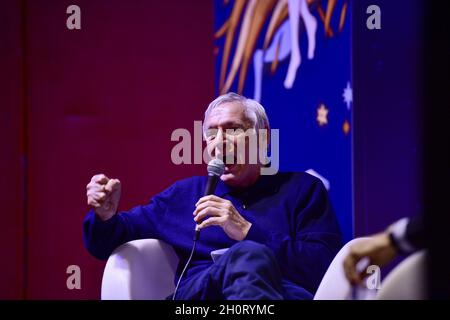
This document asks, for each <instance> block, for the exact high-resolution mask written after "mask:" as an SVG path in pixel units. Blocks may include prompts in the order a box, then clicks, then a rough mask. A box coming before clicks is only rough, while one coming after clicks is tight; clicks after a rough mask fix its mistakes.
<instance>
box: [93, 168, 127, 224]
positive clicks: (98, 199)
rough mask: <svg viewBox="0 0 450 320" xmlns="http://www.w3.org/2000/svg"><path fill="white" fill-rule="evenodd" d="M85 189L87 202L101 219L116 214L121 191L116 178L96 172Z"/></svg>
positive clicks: (103, 219)
mask: <svg viewBox="0 0 450 320" xmlns="http://www.w3.org/2000/svg"><path fill="white" fill-rule="evenodd" d="M86 190H87V192H86V195H87V204H88V205H89V206H92V207H94V211H95V213H96V214H97V216H98V217H99V218H100V219H101V220H102V221H105V220H108V219H109V218H111V217H112V216H113V215H115V214H116V212H117V207H118V206H119V200H120V193H121V186H120V181H119V180H118V179H109V178H108V177H107V176H105V175H104V174H97V175H95V176H93V177H92V179H91V182H89V183H88V185H87V186H86Z"/></svg>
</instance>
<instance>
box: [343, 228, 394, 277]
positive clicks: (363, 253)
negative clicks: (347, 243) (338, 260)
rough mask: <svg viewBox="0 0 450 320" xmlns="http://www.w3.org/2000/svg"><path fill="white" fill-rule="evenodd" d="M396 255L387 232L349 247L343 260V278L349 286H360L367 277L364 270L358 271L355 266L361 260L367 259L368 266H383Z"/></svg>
mask: <svg viewBox="0 0 450 320" xmlns="http://www.w3.org/2000/svg"><path fill="white" fill-rule="evenodd" d="M396 255H397V250H396V249H395V247H394V245H393V244H392V242H391V239H390V238H389V233H388V232H383V233H379V234H376V235H374V236H372V237H370V238H368V239H364V240H362V241H361V242H359V243H356V244H354V245H353V246H351V247H350V251H349V254H348V255H347V257H346V258H345V260H344V270H345V276H346V277H347V279H348V280H349V281H350V283H351V284H361V282H362V280H363V279H364V277H365V276H366V275H367V273H366V270H362V271H358V270H357V268H356V265H357V264H358V262H359V261H360V260H361V259H363V258H368V260H369V265H377V266H380V267H381V266H383V265H385V264H387V263H388V262H390V261H391V260H392V259H394V258H395V256H396Z"/></svg>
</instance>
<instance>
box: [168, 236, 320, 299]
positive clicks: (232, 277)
mask: <svg viewBox="0 0 450 320" xmlns="http://www.w3.org/2000/svg"><path fill="white" fill-rule="evenodd" d="M176 298H177V300H191V299H192V300H225V299H226V300H281V299H311V298H312V295H311V293H309V292H308V291H306V290H305V289H303V288H301V287H299V286H297V285H294V284H292V283H290V282H288V281H286V280H283V279H282V277H281V270H280V267H279V265H278V263H277V261H276V259H275V256H274V254H273V252H272V250H270V249H269V248H268V247H266V246H265V245H262V244H259V243H256V242H253V241H247V240H245V241H241V242H238V243H237V244H235V245H233V246H232V247H231V248H230V249H229V250H228V251H226V252H225V253H224V254H223V256H221V257H220V258H219V259H218V260H216V262H215V263H214V264H213V265H211V266H210V267H209V268H207V269H205V270H203V271H201V272H199V273H198V274H196V275H194V276H193V277H192V278H191V279H189V280H187V281H185V282H184V283H183V284H182V285H181V286H180V288H179V289H178V292H177V297H176Z"/></svg>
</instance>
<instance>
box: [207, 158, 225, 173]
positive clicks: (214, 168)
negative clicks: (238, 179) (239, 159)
mask: <svg viewBox="0 0 450 320" xmlns="http://www.w3.org/2000/svg"><path fill="white" fill-rule="evenodd" d="M224 171H225V164H224V163H223V161H222V160H220V159H217V158H215V159H212V160H211V161H210V162H209V163H208V174H209V175H214V176H218V177H220V176H221V175H222V174H223V173H224Z"/></svg>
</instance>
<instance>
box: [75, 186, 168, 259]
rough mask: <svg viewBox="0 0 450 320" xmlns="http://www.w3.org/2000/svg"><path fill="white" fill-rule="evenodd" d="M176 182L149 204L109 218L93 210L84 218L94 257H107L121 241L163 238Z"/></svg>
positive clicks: (88, 243)
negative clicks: (162, 231)
mask: <svg viewBox="0 0 450 320" xmlns="http://www.w3.org/2000/svg"><path fill="white" fill-rule="evenodd" d="M174 189H175V184H174V185H172V186H170V187H169V188H167V189H166V190H165V191H163V192H161V193H160V194H158V195H156V196H154V197H153V198H152V199H151V200H150V202H149V203H148V204H147V205H141V206H136V207H134V208H132V209H131V210H129V211H123V212H118V213H117V214H115V215H114V216H113V217H111V218H110V219H108V220H106V221H102V220H100V219H99V218H98V217H97V215H96V214H95V212H94V210H92V209H91V210H89V212H88V213H87V215H86V217H85V219H84V221H83V240H84V245H85V247H86V249H87V250H88V251H89V253H90V254H92V255H93V256H94V257H96V258H99V259H102V260H106V259H108V257H109V256H110V255H111V253H112V252H113V251H114V250H115V249H116V248H117V247H118V246H120V245H121V244H123V243H126V242H128V241H132V240H137V239H143V238H156V239H158V238H160V237H161V232H160V227H159V225H160V221H162V220H164V216H165V214H166V212H167V211H168V206H169V203H170V201H171V198H172V195H173V193H174Z"/></svg>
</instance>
